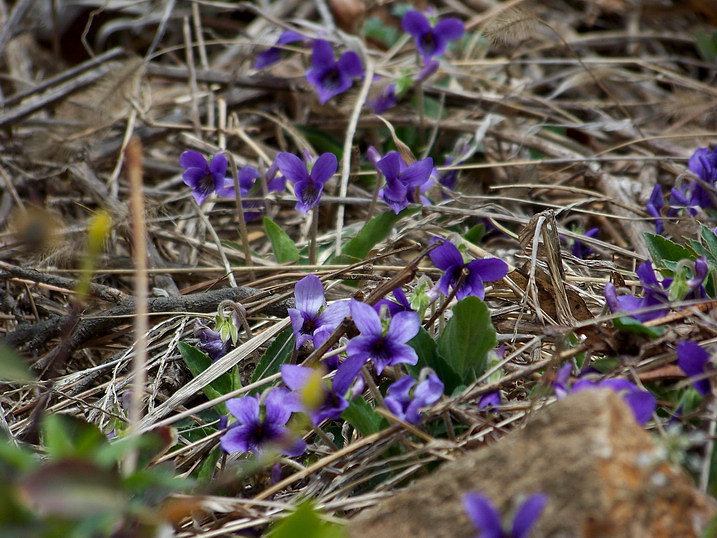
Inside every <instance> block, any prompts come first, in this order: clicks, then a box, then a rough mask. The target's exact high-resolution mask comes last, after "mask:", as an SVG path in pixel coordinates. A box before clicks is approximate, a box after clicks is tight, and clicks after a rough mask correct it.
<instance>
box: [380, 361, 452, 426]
mask: <svg viewBox="0 0 717 538" xmlns="http://www.w3.org/2000/svg"><path fill="white" fill-rule="evenodd" d="M442 394H443V383H442V382H441V380H440V379H438V376H437V375H436V374H434V373H432V372H431V373H428V374H427V375H426V376H425V378H424V379H423V380H422V381H416V380H415V379H413V377H411V376H410V375H406V376H403V377H402V378H401V379H399V380H398V381H396V382H394V383H393V384H392V385H391V386H389V387H388V390H387V391H386V397H385V398H384V399H383V401H384V403H385V404H386V407H387V408H388V410H389V411H391V413H393V414H394V415H396V416H397V417H398V418H400V419H402V420H405V421H406V422H409V423H411V424H418V423H419V422H421V413H420V411H421V409H423V408H424V407H428V406H429V405H431V404H433V403H435V402H437V401H438V400H439V399H440V397H441V395H442Z"/></svg>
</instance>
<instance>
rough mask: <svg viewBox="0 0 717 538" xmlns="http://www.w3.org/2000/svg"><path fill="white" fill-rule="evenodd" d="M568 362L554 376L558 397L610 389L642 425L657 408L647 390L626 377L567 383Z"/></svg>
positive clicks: (569, 366) (586, 379) (655, 402)
mask: <svg viewBox="0 0 717 538" xmlns="http://www.w3.org/2000/svg"><path fill="white" fill-rule="evenodd" d="M571 368H572V366H571V365H570V364H565V365H563V366H562V367H561V368H560V370H558V373H557V374H556V376H555V381H554V382H553V389H554V390H555V396H557V397H558V399H561V398H564V397H565V396H566V395H567V394H569V393H573V392H580V391H582V390H590V389H610V390H612V391H614V392H617V393H618V394H620V395H621V396H622V399H623V401H624V402H625V403H626V404H627V405H628V406H629V407H630V409H631V410H632V414H633V415H634V417H635V420H636V421H637V423H638V424H639V425H640V426H644V425H645V424H646V423H647V421H648V420H650V417H652V414H653V413H654V412H655V409H656V408H657V400H656V399H655V397H654V396H653V395H652V393H651V392H650V391H648V390H642V389H641V388H639V387H638V386H637V385H635V384H634V383H632V382H630V381H628V380H627V379H622V378H615V379H603V380H601V381H595V380H592V379H588V378H582V379H578V380H577V381H575V382H574V383H573V384H572V385H570V386H569V385H568V380H569V378H570V370H571Z"/></svg>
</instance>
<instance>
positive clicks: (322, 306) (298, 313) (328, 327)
mask: <svg viewBox="0 0 717 538" xmlns="http://www.w3.org/2000/svg"><path fill="white" fill-rule="evenodd" d="M294 298H295V303H296V308H289V309H288V312H289V317H290V318H291V326H292V328H293V330H294V338H295V339H296V349H299V348H300V347H301V346H302V345H304V343H305V342H309V341H311V342H313V344H314V347H319V346H320V345H321V344H322V343H323V342H324V340H326V338H327V337H328V336H329V335H330V334H331V333H332V332H333V331H334V329H336V327H338V326H339V324H340V323H341V322H342V321H343V319H344V318H345V317H346V316H347V315H348V314H349V305H348V301H336V302H335V303H332V304H331V305H330V306H326V299H325V298H324V285H323V284H322V283H321V280H319V277H317V276H316V275H307V276H305V277H304V278H302V279H301V280H299V281H298V282H297V283H296V286H294Z"/></svg>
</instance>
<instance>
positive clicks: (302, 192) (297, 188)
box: [276, 152, 339, 214]
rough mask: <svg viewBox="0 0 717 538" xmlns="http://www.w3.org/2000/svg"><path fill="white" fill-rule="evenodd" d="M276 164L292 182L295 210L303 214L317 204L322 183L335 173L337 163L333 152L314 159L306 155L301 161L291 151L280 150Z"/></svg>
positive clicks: (322, 186) (321, 190)
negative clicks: (294, 194) (295, 200)
mask: <svg viewBox="0 0 717 538" xmlns="http://www.w3.org/2000/svg"><path fill="white" fill-rule="evenodd" d="M276 166H277V167H278V168H279V170H280V171H281V173H282V174H283V175H284V177H285V178H286V179H288V180H289V181H291V182H292V183H293V184H294V192H295V193H296V199H297V202H296V210H297V211H298V212H299V213H302V214H303V213H306V212H307V211H309V209H311V208H312V207H314V206H316V205H318V203H319V200H321V194H322V192H323V190H324V184H325V183H326V182H327V181H328V180H329V179H331V176H333V175H334V174H335V173H336V169H337V168H338V166H339V163H338V160H337V159H336V155H334V154H333V153H323V154H321V155H320V156H319V157H318V159H316V160H313V159H311V158H310V157H309V156H306V162H303V161H302V160H301V159H299V158H298V157H297V156H296V155H294V154H293V153H287V152H281V153H279V154H278V155H277V156H276Z"/></svg>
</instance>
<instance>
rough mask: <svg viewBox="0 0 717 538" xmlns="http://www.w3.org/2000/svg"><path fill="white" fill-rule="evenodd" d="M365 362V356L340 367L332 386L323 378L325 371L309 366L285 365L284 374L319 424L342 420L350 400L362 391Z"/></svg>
mask: <svg viewBox="0 0 717 538" xmlns="http://www.w3.org/2000/svg"><path fill="white" fill-rule="evenodd" d="M363 364H364V361H363V359H361V358H356V357H350V358H348V359H346V360H345V361H344V362H342V363H341V364H340V365H339V367H338V368H337V369H336V373H335V374H334V378H333V381H332V383H331V385H330V386H329V385H328V384H327V383H326V381H324V380H323V379H322V374H323V370H321V369H318V370H314V369H313V368H308V367H306V366H298V365H295V364H284V365H283V366H282V367H281V377H282V379H283V380H284V383H286V386H287V387H289V388H290V389H291V390H292V391H293V392H294V393H295V394H296V395H297V397H298V399H299V402H300V403H301V404H302V406H303V407H302V410H303V411H304V413H306V414H307V415H308V416H309V417H310V418H311V421H312V422H313V424H314V425H318V424H320V423H321V422H323V421H324V420H336V419H338V418H339V417H340V416H341V413H342V412H343V411H344V409H346V408H347V407H348V406H349V402H350V401H351V400H352V399H354V398H355V397H356V396H358V395H359V394H361V392H362V391H363V387H364V382H363V378H362V377H361V376H359V375H358V374H359V372H360V371H361V367H362V366H363Z"/></svg>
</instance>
